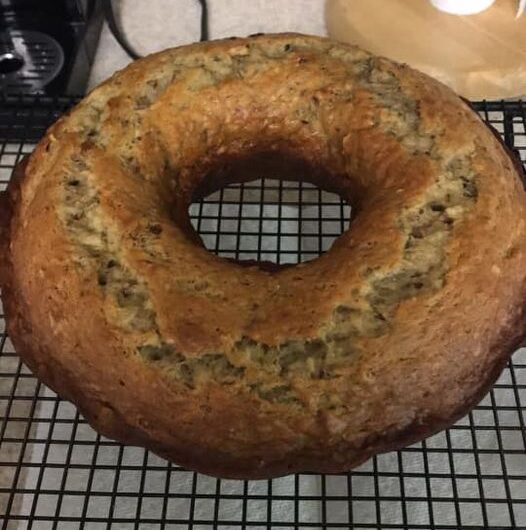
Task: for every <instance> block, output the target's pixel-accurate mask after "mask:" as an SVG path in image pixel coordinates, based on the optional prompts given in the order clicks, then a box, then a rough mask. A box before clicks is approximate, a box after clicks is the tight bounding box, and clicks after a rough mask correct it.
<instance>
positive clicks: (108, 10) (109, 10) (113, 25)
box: [102, 0, 208, 59]
mask: <svg viewBox="0 0 526 530" xmlns="http://www.w3.org/2000/svg"><path fill="white" fill-rule="evenodd" d="M198 2H199V4H200V5H201V36H200V40H201V41H205V40H208V5H207V3H206V0H198ZM102 9H103V10H104V18H105V19H106V22H107V24H108V28H109V29H110V31H111V34H112V35H113V36H114V37H115V40H116V41H117V42H118V43H119V44H120V45H121V47H122V49H123V50H124V51H125V52H126V53H127V54H128V55H129V56H130V57H131V58H132V59H139V58H140V57H141V55H140V54H139V53H137V52H136V51H135V49H134V48H133V46H132V45H131V44H130V43H129V42H128V39H126V36H125V35H124V34H123V33H122V32H121V30H120V29H119V26H118V25H117V22H116V20H115V12H114V11H113V5H112V3H111V0H102Z"/></svg>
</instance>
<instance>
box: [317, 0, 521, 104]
mask: <svg viewBox="0 0 526 530" xmlns="http://www.w3.org/2000/svg"><path fill="white" fill-rule="evenodd" d="M516 12H517V2H516V0H497V1H496V2H495V3H494V4H493V6H492V7H490V8H489V9H487V10H485V11H483V12H482V13H479V14H476V15H469V16H458V15H450V14H447V13H444V12H442V11H439V10H438V9H436V8H435V7H433V6H432V5H431V3H430V2H428V1H427V0H327V7H326V18H327V27H328V31H329V34H330V36H331V37H333V38H335V39H337V40H340V41H344V42H350V43H353V44H358V45H359V46H361V47H363V48H366V49H368V50H369V51H371V52H373V53H375V54H377V55H383V56H386V57H389V58H391V59H395V60H397V61H401V62H405V63H408V64H410V65H411V66H414V67H415V68H418V69H420V70H422V71H424V72H426V73H428V74H430V75H433V76H434V77H436V78H438V79H440V80H441V81H443V82H444V83H446V84H448V85H449V86H451V87H452V88H453V89H454V90H456V91H457V92H459V93H460V94H461V95H463V96H464V97H467V98H469V99H482V98H488V99H492V98H507V97H518V96H522V95H524V94H526V38H525V36H526V14H525V15H523V16H522V17H520V18H519V19H516V18H515V15H516Z"/></svg>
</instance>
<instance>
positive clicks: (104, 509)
mask: <svg viewBox="0 0 526 530" xmlns="http://www.w3.org/2000/svg"><path fill="white" fill-rule="evenodd" d="M73 102H74V101H73V100H71V99H66V98H61V99H46V98H40V99H31V98H16V97H13V98H9V99H4V100H3V101H0V141H1V143H0V188H1V189H3V188H5V186H6V184H7V181H8V180H9V178H10V175H11V171H12V168H13V166H14V165H15V164H16V162H17V161H18V160H19V159H20V158H21V157H22V156H23V155H24V154H25V153H29V152H31V150H32V149H33V147H34V145H35V143H36V142H37V141H38V139H39V138H40V137H41V135H42V134H43V132H44V130H45V128H46V127H47V126H48V125H49V124H50V123H51V122H52V121H54V120H55V119H56V118H57V117H58V115H60V114H61V113H62V112H63V111H64V110H66V109H67V108H68V107H69V106H70V105H71V104H72V103H73ZM476 108H477V110H478V111H479V112H480V113H481V116H482V117H483V119H484V120H485V121H486V122H488V123H491V124H492V125H493V126H494V127H495V128H496V129H497V130H498V131H499V132H500V133H501V134H502V136H503V137H504V139H505V141H506V143H507V144H508V146H510V147H511V148H512V149H514V150H515V151H516V153H517V154H518V155H519V156H520V157H521V159H522V161H524V160H525V158H526V130H525V125H526V106H525V105H523V104H522V103H520V102H514V103H480V104H477V105H476ZM190 213H191V217H192V221H193V223H194V225H195V226H196V228H197V229H198V231H199V232H200V233H201V235H202V237H203V240H204V241H205V244H206V245H207V247H208V248H209V249H210V250H212V251H215V252H217V253H219V254H221V255H224V256H228V257H234V258H238V259H261V260H269V261H275V262H279V263H296V262H298V261H305V260H308V259H312V258H314V257H316V256H318V255H319V254H320V253H321V252H323V251H324V250H326V249H327V248H328V247H329V246H330V245H331V243H332V241H333V240H334V238H335V237H337V235H338V234H340V233H341V232H342V231H343V230H344V229H345V228H346V226H347V219H348V218H349V207H348V206H347V205H346V204H344V203H342V201H341V200H340V198H339V197H338V196H335V195H333V194H330V193H326V192H324V191H320V190H318V189H316V188H314V187H313V186H310V185H307V184H298V183H293V182H278V181H270V180H266V181H256V182H252V183H246V184H243V185H234V186H229V187H227V188H225V189H223V190H221V191H219V192H216V193H215V194H213V195H211V196H209V197H207V198H206V199H204V200H203V201H201V202H199V203H197V204H194V205H192V207H191V209H190ZM4 329H5V324H4V322H3V317H2V319H1V321H0V332H1V335H0V352H1V353H0V420H1V424H0V444H1V448H0V520H1V521H2V528H3V529H15V528H34V529H44V528H45V529H48V528H60V529H74V528H83V529H95V528H96V529H108V528H112V529H115V528H118V529H127V528H130V529H131V528H145V529H146V528H147V529H150V528H152V529H153V528H170V529H176V530H187V529H188V530H205V529H211V528H218V529H219V528H220V529H223V530H226V529H233V530H236V529H253V528H258V529H271V528H280V529H292V528H294V529H313V528H339V529H344V528H350V527H352V528H355V529H365V528H379V529H387V528H389V529H395V528H403V529H417V528H418V529H428V528H429V529H457V528H494V529H497V528H499V529H504V528H510V529H511V528H513V529H526V430H525V416H526V350H519V351H518V352H517V353H516V354H515V355H514V357H513V361H512V362H511V363H510V365H509V366H508V368H507V369H506V370H505V371H504V373H503V374H502V376H501V377H500V379H499V381H498V382H497V384H496V385H495V387H494V388H493V390H492V391H491V392H490V393H489V394H488V395H487V396H486V397H485V398H484V399H483V401H482V402H481V403H480V404H479V405H478V406H477V407H476V408H475V409H474V410H473V411H472V412H471V413H470V414H469V415H468V416H466V417H465V418H463V419H462V420H461V421H459V422H458V423H457V424H456V425H454V426H453V427H452V428H451V429H449V430H447V431H444V432H441V433H439V434H437V435H436V436H433V437H432V438H429V439H427V440H426V441H424V442H422V443H418V444H415V445H413V446H411V447H408V448H406V449H403V450H402V451H398V452H392V453H388V454H385V455H380V456H377V457H375V458H372V459H371V460H369V461H368V462H366V463H365V464H363V465H362V466H360V467H359V468H357V469H355V470H353V471H352V472H351V473H345V474H340V475H315V474H299V475H291V476H288V477H283V478H280V479H275V480H270V481H268V480H265V481H234V480H216V479H213V478H210V477H207V476H204V475H200V474H197V473H193V472H190V471H187V470H185V469H182V468H180V467H177V466H175V465H172V464H169V463H167V462H166V461H165V460H162V459H160V458H158V457H156V456H155V455H152V454H150V453H148V452H147V451H144V450H143V449H139V448H135V447H125V446H122V445H120V444H118V443H115V442H113V441H111V440H108V439H106V438H104V437H102V436H99V435H97V434H96V433H95V432H94V431H93V430H92V429H91V428H90V427H89V425H87V423H86V422H85V421H84V419H83V418H82V417H81V416H80V415H79V413H78V412H77V410H76V409H75V407H74V406H73V405H71V404H70V403H68V402H66V401H63V400H61V399H60V398H59V397H58V396H56V395H55V394H54V393H53V392H52V391H50V390H49V389H47V388H46V387H45V386H44V385H42V384H40V383H39V382H38V381H37V380H36V379H35V378H34V377H33V376H32V374H31V373H30V371H29V370H28V369H27V368H26V367H25V366H24V365H23V364H22V363H21V362H20V360H19V358H18V357H17V355H16V353H15V352H14V350H13V346H12V344H11V342H10V340H9V338H8V337H7V336H6V334H5V331H4Z"/></svg>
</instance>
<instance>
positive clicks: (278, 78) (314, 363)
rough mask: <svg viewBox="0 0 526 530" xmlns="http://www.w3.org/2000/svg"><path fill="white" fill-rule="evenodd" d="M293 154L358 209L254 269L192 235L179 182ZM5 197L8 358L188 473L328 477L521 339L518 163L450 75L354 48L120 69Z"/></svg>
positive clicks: (467, 388)
mask: <svg viewBox="0 0 526 530" xmlns="http://www.w3.org/2000/svg"><path fill="white" fill-rule="evenodd" d="M291 169H292V170H295V171H297V172H298V171H299V172H301V171H300V170H305V171H307V173H308V174H309V178H310V179H311V180H312V181H314V182H315V183H317V184H319V185H321V186H322V187H325V188H329V189H334V190H337V191H339V192H340V193H341V194H342V195H343V196H345V197H346V198H347V199H348V200H349V201H350V202H351V204H352V205H353V209H354V211H355V212H357V214H356V215H355V218H354V219H353V223H352V226H351V229H350V230H349V231H347V232H346V233H344V234H342V236H341V237H340V238H339V239H338V240H337V241H336V243H335V244H334V246H333V247H332V248H331V249H330V251H328V252H327V253H326V254H324V255H323V256H322V257H320V258H319V259H317V260H315V261H313V262H309V263H306V264H300V265H297V266H294V267H287V268H283V269H274V270H272V269H265V268H259V267H257V266H248V267H247V266H241V265H240V264H237V263H232V262H230V261H227V260H223V259H220V258H218V257H216V256H214V255H212V254H210V253H208V252H207V251H206V250H205V249H204V248H203V247H202V245H200V244H199V240H198V237H197V236H196V234H195V232H194V231H193V229H192V228H191V226H190V224H189V221H188V216H187V213H186V212H187V207H188V205H189V203H190V202H191V200H192V197H193V196H194V195H195V194H196V193H199V192H203V190H204V189H205V188H206V189H208V190H209V189H213V188H219V187H221V186H222V185H223V184H224V183H225V182H228V181H229V180H232V179H234V178H235V179H238V178H240V177H241V176H243V178H251V177H256V176H261V175H262V174H265V172H268V174H271V175H275V173H276V171H278V172H279V171H283V172H284V173H285V174H287V173H288V172H289V171H290V170H291ZM210 175H213V178H210ZM2 200H3V201H4V204H3V205H2V214H1V215H2V219H1V226H2V237H1V239H2V244H3V252H2V260H1V261H2V263H1V269H0V281H1V284H2V295H3V298H4V300H5V306H6V313H7V317H8V329H9V333H10V335H11V336H12V339H13V342H14V344H15V346H16V348H17V350H18V351H19V353H20V355H21V356H22V358H23V359H24V361H25V362H27V364H28V365H29V366H30V367H31V369H32V370H33V371H34V372H35V373H36V374H37V375H38V376H39V377H40V378H41V379H42V380H43V381H44V382H45V383H46V384H48V385H49V386H51V387H52V388H53V389H54V390H55V391H57V392H58V393H59V394H61V395H62V396H64V397H65V398H67V399H70V400H72V401H73V402H74V403H76V404H77V405H78V406H79V408H80V410H81V411H82V413H83V414H84V415H85V416H86V418H87V419H88V421H89V422H90V423H91V424H92V425H93V426H94V427H95V428H96V429H97V430H99V431H100V432H102V433H103V434H105V435H106V436H109V437H112V438H116V439H118V440H121V441H123V442H127V443H133V444H139V445H143V446H146V447H148V448H150V449H152V450H154V451H155V452H157V453H158V454H160V455H162V456H165V457H167V458H168V459H170V460H173V461H175V462H177V463H179V464H182V465H185V466H187V467H190V468H192V469H197V470H199V471H203V472H206V473H211V474H215V475H220V476H225V477H243V478H261V477H270V476H276V475H279V474H284V473H288V472H294V471H321V472H333V471H343V470H347V469H350V468H351V467H353V466H355V465H357V464H359V463H361V462H362V461H363V460H365V459H367V458H368V457H369V456H371V455H372V454H375V453H377V452H380V451H386V450H389V449H394V448H398V447H402V446H403V445H406V444H408V443H410V442H413V441H416V440H419V439H422V438H423V437H425V436H428V435H430V434H432V433H434V432H436V431H437V430H439V429H441V428H444V427H446V426H448V425H450V424H451V423H452V422H453V421H454V420H456V419H457V418H458V417H460V416H461V415H463V414H464V413H465V412H466V411H467V410H469V408H470V407H472V406H473V405H474V404H475V403H476V402H477V401H478V400H479V399H480V398H481V397H482V395H483V394H484V393H485V392H486V391H487V389H488V388H489V386H490V385H491V384H492V383H493V381H494V380H495V378H496V377H497V376H498V374H499V373H500V371H501V369H502V367H503V366H504V364H505V363H506V361H507V359H508V358H509V355H510V354H511V353H512V351H513V350H514V348H515V347H517V346H518V345H519V343H520V342H521V341H522V339H523V336H524V299H525V289H526V285H525V276H526V238H525V232H526V227H525V222H526V215H525V214H526V200H525V193H524V189H523V186H522V183H521V181H520V177H519V175H518V171H517V169H516V168H515V167H514V166H513V163H512V161H511V160H510V158H509V156H508V154H507V153H506V151H505V149H504V148H503V146H502V145H501V143H500V142H499V141H498V140H497V139H496V138H495V137H494V136H493V135H492V134H491V132H490V131H489V130H488V129H487V128H486V127H484V125H483V124H482V123H481V121H480V120H479V119H478V117H477V116H476V115H475V114H474V113H473V112H472V111H471V110H470V109H469V108H468V106H467V105H466V104H465V103H463V102H462V101H461V100H460V99H459V98H457V97H456V96H455V95H454V94H453V93H451V92H450V91H449V90H448V89H447V88H445V87H444V86H442V85H441V84H439V83H438V82H436V81H433V80H432V79H430V78H428V77H426V76H425V75H423V74H420V73H418V72H415V71H413V70H411V69H409V68H407V67H405V66H401V65H398V64H396V63H393V62H391V61H388V60H385V59H382V58H378V57H374V56H371V55H370V54H368V53H366V52H364V51H362V50H360V49H358V48H356V47H351V46H347V45H343V44H337V43H334V42H331V41H329V40H325V39H320V38H317V37H306V36H302V35H292V34H284V35H274V36H259V37H254V38H249V39H233V40H225V41H217V42H210V43H205V44H197V45H192V46H187V47H182V48H176V49H173V50H167V51H165V52H161V53H159V54H155V55H152V56H150V57H147V58H145V59H143V60H140V61H137V62H136V63H134V64H133V65H131V66H130V67H128V68H126V69H125V70H123V71H122V72H119V73H117V74H116V75H115V76H113V77H112V78H111V79H110V80H109V81H108V82H106V83H104V84H103V85H101V86H100V87H99V88H97V89H95V90H94V91H93V92H92V93H91V94H89V95H88V96H87V97H86V98H85V99H84V100H83V101H82V102H81V103H80V104H79V105H78V106H77V107H75V109H73V110H72V111H71V112H70V113H69V114H68V115H67V116H65V117H64V118H62V119H61V120H59V122H57V124H55V125H54V126H53V127H52V128H51V129H50V130H49V131H48V133H47V134H46V136H45V137H44V138H43V140H42V141H41V142H40V144H39V145H38V147H37V148H36V150H35V152H34V153H33V155H32V156H31V158H30V160H29V161H28V163H27V164H24V166H23V167H20V168H19V170H18V173H17V175H15V177H14V178H13V180H12V182H11V183H10V185H9V190H8V195H7V196H5V197H3V199H2Z"/></svg>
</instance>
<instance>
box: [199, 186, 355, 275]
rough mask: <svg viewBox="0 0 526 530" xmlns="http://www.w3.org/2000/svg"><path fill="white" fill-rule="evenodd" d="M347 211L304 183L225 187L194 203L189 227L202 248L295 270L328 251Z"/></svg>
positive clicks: (335, 199)
mask: <svg viewBox="0 0 526 530" xmlns="http://www.w3.org/2000/svg"><path fill="white" fill-rule="evenodd" d="M350 213H351V207H350V206H349V204H348V203H347V202H346V201H345V200H344V199H343V198H342V197H341V196H340V195H338V194H336V193H333V192H330V191H325V190H323V189H320V188H318V187H316V186H315V185H313V184H310V183H308V182H298V181H291V180H282V179H279V180H277V179H270V178H263V179H257V180H252V181H249V182H243V183H237V184H230V185H227V186H225V187H222V188H221V189H219V190H217V191H215V192H213V193H211V194H209V195H206V196H205V197H204V198H202V199H201V200H199V201H196V202H194V203H193V204H192V205H191V206H190V208H189V214H190V219H191V222H192V224H193V226H194V228H195V229H196V231H197V233H198V234H199V235H200V236H201V238H202V240H203V242H204V244H205V246H206V248H207V249H208V250H210V251H212V252H214V253H215V254H218V255H219V256H222V257H226V258H232V259H235V260H238V261H258V262H272V263H277V264H282V265H284V264H296V263H300V262H305V261H310V260H312V259H314V258H317V257H318V256H320V255H321V254H323V253H324V252H325V251H327V250H328V249H329V248H330V247H331V245H332V243H333V242H334V240H335V239H336V238H337V237H338V236H339V235H340V234H341V233H342V232H344V231H345V230H347V228H348V226H349V220H350Z"/></svg>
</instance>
